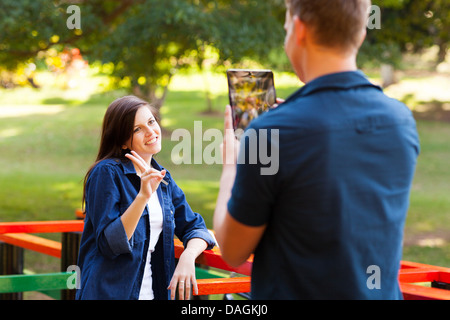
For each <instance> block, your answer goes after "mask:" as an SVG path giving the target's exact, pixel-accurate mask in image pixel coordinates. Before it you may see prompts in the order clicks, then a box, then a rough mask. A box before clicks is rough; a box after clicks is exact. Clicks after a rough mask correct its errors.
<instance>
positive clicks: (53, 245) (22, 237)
mask: <svg viewBox="0 0 450 320" xmlns="http://www.w3.org/2000/svg"><path fill="white" fill-rule="evenodd" d="M0 240H1V241H3V242H6V243H9V244H12V245H15V246H18V247H21V248H25V249H29V250H33V251H37V252H40V253H43V254H47V255H49V256H52V257H56V258H61V243H60V242H57V241H53V240H49V239H45V238H42V237H38V236H34V235H31V234H27V233H5V234H0Z"/></svg>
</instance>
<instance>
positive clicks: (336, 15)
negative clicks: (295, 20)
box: [286, 0, 371, 49]
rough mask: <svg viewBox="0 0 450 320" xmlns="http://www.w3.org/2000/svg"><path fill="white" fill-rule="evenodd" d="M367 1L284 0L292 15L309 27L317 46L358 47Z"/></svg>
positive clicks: (364, 23) (365, 20)
mask: <svg viewBox="0 0 450 320" xmlns="http://www.w3.org/2000/svg"><path fill="white" fill-rule="evenodd" d="M370 5H371V0H286V6H287V8H288V10H289V12H290V14H291V15H292V16H295V15H296V16H298V17H299V18H300V20H301V21H303V22H304V23H305V24H306V25H308V26H310V27H312V29H313V32H314V39H315V41H316V43H317V44H318V45H322V46H326V47H334V48H342V49H359V46H360V45H361V32H362V30H363V29H364V28H365V26H366V25H367V19H368V9H369V7H370Z"/></svg>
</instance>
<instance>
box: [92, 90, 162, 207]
mask: <svg viewBox="0 0 450 320" xmlns="http://www.w3.org/2000/svg"><path fill="white" fill-rule="evenodd" d="M142 106H147V107H148V108H149V109H150V111H151V112H152V114H153V116H154V117H155V119H156V120H157V121H158V122H159V119H158V118H159V117H158V112H157V110H156V109H155V108H154V107H153V106H152V105H150V104H149V103H148V102H146V101H144V100H142V99H140V98H138V97H135V96H125V97H122V98H119V99H116V100H114V101H113V102H112V103H111V104H110V105H109V107H108V109H107V110H106V113H105V116H104V118H103V125H102V134H101V139H100V147H99V150H98V154H97V158H96V160H95V162H94V164H93V165H92V166H91V167H90V168H89V170H88V172H87V173H86V176H85V177H84V184H83V208H84V206H85V201H86V183H87V180H88V178H89V174H90V173H91V171H92V169H93V168H94V167H95V166H96V165H97V164H98V163H99V162H100V161H102V160H105V159H120V160H125V159H127V158H126V157H125V154H126V153H127V152H130V150H128V149H123V146H124V145H125V144H126V142H127V141H128V140H129V139H130V138H132V137H133V128H134V118H135V117H136V112H137V110H138V109H139V108H140V107H142Z"/></svg>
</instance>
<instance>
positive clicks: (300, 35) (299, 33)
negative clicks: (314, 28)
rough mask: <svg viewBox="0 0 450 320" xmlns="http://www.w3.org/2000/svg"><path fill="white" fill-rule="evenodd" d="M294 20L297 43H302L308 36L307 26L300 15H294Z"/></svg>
mask: <svg viewBox="0 0 450 320" xmlns="http://www.w3.org/2000/svg"><path fill="white" fill-rule="evenodd" d="M293 22H294V36H295V42H296V44H297V45H301V44H302V43H304V41H305V38H306V33H307V26H306V25H305V23H304V22H303V21H302V20H300V18H299V17H298V16H294V17H293Z"/></svg>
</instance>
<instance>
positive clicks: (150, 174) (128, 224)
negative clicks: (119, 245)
mask: <svg viewBox="0 0 450 320" xmlns="http://www.w3.org/2000/svg"><path fill="white" fill-rule="evenodd" d="M131 153H132V154H126V155H125V156H126V157H127V158H128V159H130V160H131V161H133V163H134V164H135V166H136V167H137V168H139V170H140V172H141V188H140V190H139V193H138V194H137V196H136V198H135V199H134V201H133V202H132V203H131V205H130V206H129V207H128V209H127V210H126V211H125V212H124V213H123V215H122V216H121V217H120V219H121V220H122V224H123V228H124V229H125V232H126V234H127V237H128V240H130V239H131V237H132V236H133V233H134V230H135V229H136V226H137V224H138V222H139V219H140V218H141V215H142V212H143V211H144V208H145V206H146V205H147V202H148V200H149V199H150V197H151V196H152V193H153V192H155V191H156V189H158V186H159V184H160V183H161V180H162V179H163V178H164V175H165V174H166V172H165V170H163V171H161V172H159V171H158V170H155V169H153V168H151V167H150V166H149V165H148V164H146V163H145V161H144V160H143V159H142V158H141V157H140V156H139V155H138V154H137V153H136V152H134V151H131Z"/></svg>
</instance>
